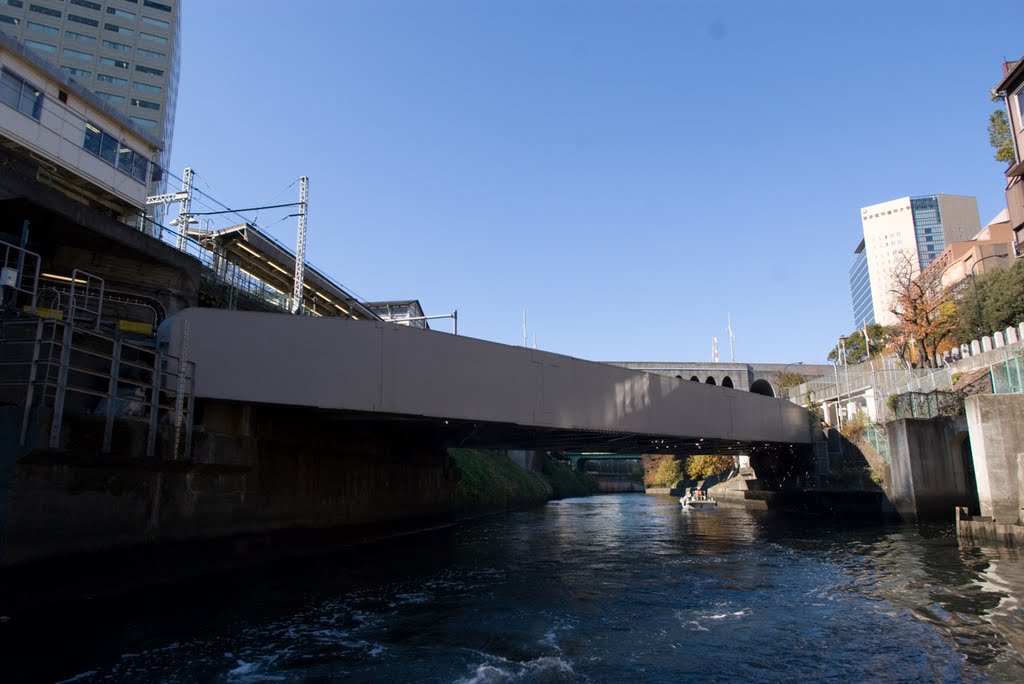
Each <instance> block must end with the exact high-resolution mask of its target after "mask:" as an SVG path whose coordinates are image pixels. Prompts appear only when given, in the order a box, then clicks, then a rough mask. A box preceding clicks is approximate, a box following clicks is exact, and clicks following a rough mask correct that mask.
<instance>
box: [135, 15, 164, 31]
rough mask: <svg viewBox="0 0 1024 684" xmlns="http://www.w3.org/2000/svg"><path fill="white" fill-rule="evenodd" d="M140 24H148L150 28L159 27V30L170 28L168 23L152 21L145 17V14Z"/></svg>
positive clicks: (157, 20)
mask: <svg viewBox="0 0 1024 684" xmlns="http://www.w3.org/2000/svg"><path fill="white" fill-rule="evenodd" d="M142 23H143V24H149V25H150V26H159V27H160V28H165V29H169V28H171V24H170V22H167V21H164V20H163V19H154V18H153V17H147V16H146V15H145V14H143V15H142Z"/></svg>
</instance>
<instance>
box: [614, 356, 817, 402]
mask: <svg viewBox="0 0 1024 684" xmlns="http://www.w3.org/2000/svg"><path fill="white" fill-rule="evenodd" d="M606 363H609V364H611V365H612V366H621V367H622V368H630V369H632V370H641V371H646V372H648V373H656V374H658V375H667V376H669V377H673V378H679V379H682V380H692V381H693V382H701V383H704V384H707V385H720V386H722V387H732V388H735V389H738V390H743V391H746V392H753V393H755V394H762V395H764V396H767V397H777V396H779V376H780V374H782V373H783V372H786V371H789V372H791V373H799V374H801V375H803V376H804V378H806V379H810V378H817V377H820V376H822V375H826V374H829V373H832V372H833V370H832V366H831V365H829V364H821V363H721V362H720V363H711V362H709V363H701V362H693V361H607V362H606Z"/></svg>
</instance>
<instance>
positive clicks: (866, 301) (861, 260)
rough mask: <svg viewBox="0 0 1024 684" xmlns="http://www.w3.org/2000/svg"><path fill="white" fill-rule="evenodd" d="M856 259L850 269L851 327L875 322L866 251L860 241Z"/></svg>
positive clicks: (862, 242)
mask: <svg viewBox="0 0 1024 684" xmlns="http://www.w3.org/2000/svg"><path fill="white" fill-rule="evenodd" d="M856 254H857V259H856V260H855V261H854V262H853V267H852V268H851V269H850V300H851V302H852V303H853V327H854V328H860V327H862V326H863V325H864V324H865V323H874V322H875V309H874V306H873V304H872V302H871V276H870V275H869V273H868V250H867V248H866V247H865V246H864V241H863V240H862V241H861V243H860V245H859V246H858V247H857V251H856Z"/></svg>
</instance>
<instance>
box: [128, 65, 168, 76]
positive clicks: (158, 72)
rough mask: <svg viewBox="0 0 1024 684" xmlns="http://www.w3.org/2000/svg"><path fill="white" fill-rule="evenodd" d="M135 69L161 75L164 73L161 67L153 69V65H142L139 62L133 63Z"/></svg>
mask: <svg viewBox="0 0 1024 684" xmlns="http://www.w3.org/2000/svg"><path fill="white" fill-rule="evenodd" d="M135 70H136V71H141V72H142V73H144V74H153V75H154V76H163V75H164V70H163V69H154V68H153V67H148V66H142V65H141V64H136V65H135Z"/></svg>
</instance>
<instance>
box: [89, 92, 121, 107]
mask: <svg viewBox="0 0 1024 684" xmlns="http://www.w3.org/2000/svg"><path fill="white" fill-rule="evenodd" d="M95 92H96V94H97V95H99V96H100V97H102V98H103V99H104V100H107V101H109V102H116V103H118V104H124V101H125V98H124V95H114V94H112V93H105V92H103V91H102V90H97V91H95Z"/></svg>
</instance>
